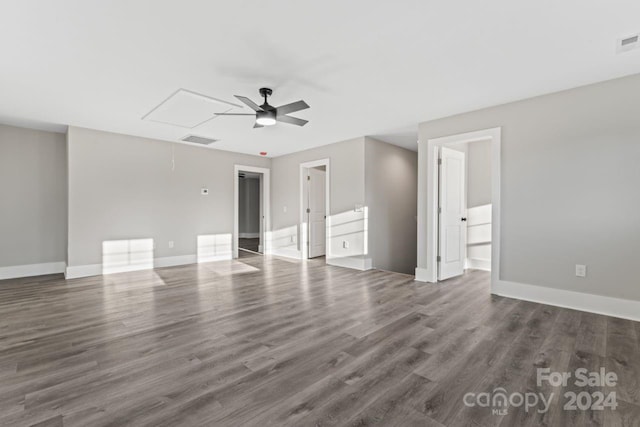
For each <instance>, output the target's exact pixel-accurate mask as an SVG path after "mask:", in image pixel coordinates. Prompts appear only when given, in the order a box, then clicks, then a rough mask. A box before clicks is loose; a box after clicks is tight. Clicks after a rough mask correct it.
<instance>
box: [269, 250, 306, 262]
mask: <svg viewBox="0 0 640 427" xmlns="http://www.w3.org/2000/svg"><path fill="white" fill-rule="evenodd" d="M271 255H275V256H281V257H285V258H292V259H297V260H300V259H302V253H301V252H300V251H299V250H297V249H292V248H289V247H282V248H272V249H271Z"/></svg>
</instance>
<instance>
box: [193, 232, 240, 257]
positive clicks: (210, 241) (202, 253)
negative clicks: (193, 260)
mask: <svg viewBox="0 0 640 427" xmlns="http://www.w3.org/2000/svg"><path fill="white" fill-rule="evenodd" d="M197 245H198V248H197V250H198V263H201V262H211V261H220V260H223V259H231V257H232V244H231V234H230V233H227V234H203V235H200V236H198V242H197Z"/></svg>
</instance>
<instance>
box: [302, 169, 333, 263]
mask: <svg viewBox="0 0 640 427" xmlns="http://www.w3.org/2000/svg"><path fill="white" fill-rule="evenodd" d="M317 166H325V168H326V171H325V172H326V174H325V178H324V179H325V189H324V196H325V205H324V210H325V215H326V217H327V218H326V220H325V227H326V232H325V252H326V255H325V259H329V258H331V244H330V243H331V161H330V159H328V158H327V159H320V160H313V161H310V162H304V163H300V223H299V227H298V230H299V234H300V239H299V241H300V257H301V258H302V259H303V260H306V259H309V246H308V241H309V235H308V233H309V227H308V226H309V224H307V221H306V220H305V214H306V212H305V207H304V186H305V185H306V179H305V173H304V171H305V169H309V168H314V167H317Z"/></svg>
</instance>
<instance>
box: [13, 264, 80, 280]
mask: <svg viewBox="0 0 640 427" xmlns="http://www.w3.org/2000/svg"><path fill="white" fill-rule="evenodd" d="M66 267H67V264H66V263H65V262H64V261H60V262H45V263H42V264H25V265H11V266H8V267H0V280H5V279H17V278H19V277H32V276H44V275H45V274H60V273H64V269H65V268H66Z"/></svg>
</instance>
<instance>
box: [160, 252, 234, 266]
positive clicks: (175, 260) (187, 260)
mask: <svg viewBox="0 0 640 427" xmlns="http://www.w3.org/2000/svg"><path fill="white" fill-rule="evenodd" d="M207 258H209V257H207ZM229 258H231V254H229ZM197 262H206V261H203V260H198V256H197V255H181V256H167V257H162V258H155V259H154V260H153V267H154V268H162V267H173V266H175V265H185V264H196V263H197Z"/></svg>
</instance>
